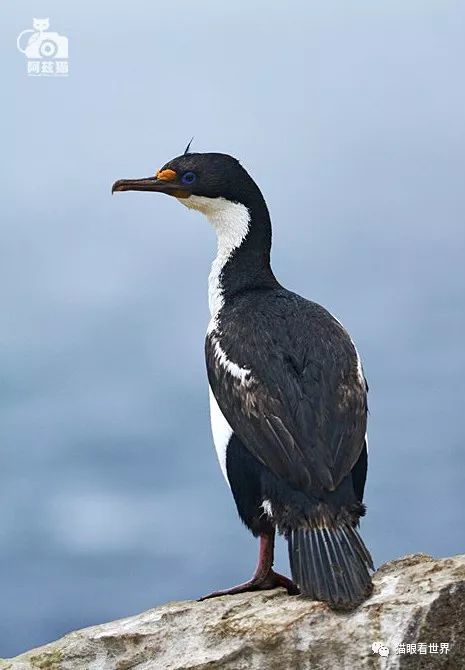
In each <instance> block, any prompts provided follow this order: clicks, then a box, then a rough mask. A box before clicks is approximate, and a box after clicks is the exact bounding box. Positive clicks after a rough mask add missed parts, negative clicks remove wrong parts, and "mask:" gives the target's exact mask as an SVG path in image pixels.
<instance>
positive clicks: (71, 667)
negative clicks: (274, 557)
mask: <svg viewBox="0 0 465 670" xmlns="http://www.w3.org/2000/svg"><path fill="white" fill-rule="evenodd" d="M374 584H375V589H374V593H373V595H372V596H371V598H370V599H369V600H367V601H366V602H365V603H364V604H363V605H362V606H361V607H359V608H358V609H357V610H356V611H355V612H352V613H350V614H346V613H335V612H333V611H331V610H329V609H328V607H327V606H326V605H324V604H322V603H318V602H312V601H309V600H305V599H303V598H300V597H290V596H288V595H287V594H286V593H285V592H284V591H283V590H276V591H263V592H261V593H246V594H241V595H236V596H233V597H231V596H227V597H222V598H217V599H214V600H206V601H204V602H195V601H185V602H173V603H168V604H167V605H162V606H161V607H157V608H156V609H153V610H149V611H148V612H144V613H143V614H139V615H137V616H133V617H130V618H128V619H121V620H119V621H114V622H112V623H106V624H103V625H100V626H93V627H91V628H85V629H84V630H80V631H76V632H74V633H70V634H69V635H66V636H65V637H64V638H62V639H61V640H58V641H57V642H53V643H52V644H48V645H46V646H44V647H40V648H39V649H35V650H33V651H30V652H27V653H25V654H22V655H21V656H17V657H16V658H13V659H6V660H0V670H38V669H39V670H151V669H152V668H153V669H158V668H160V670H181V669H182V670H188V669H190V668H195V669H196V670H207V669H208V670H215V669H217V668H218V669H219V668H221V670H246V669H247V670H288V669H289V670H307V669H309V670H310V669H311V670H339V669H341V670H345V669H347V670H360V669H363V668H381V669H383V670H384V669H394V668H412V669H416V668H427V669H429V668H432V669H434V668H448V669H450V670H453V669H455V668H456V669H457V670H463V669H465V555H462V556H455V557H453V558H445V559H439V560H436V559H433V558H431V557H430V556H426V555H425V554H415V555H412V556H406V557H405V558H401V559H399V560H395V561H391V562H389V563H386V564H385V565H383V566H382V567H381V568H380V569H379V570H378V571H377V573H376V575H375V577H374Z"/></svg>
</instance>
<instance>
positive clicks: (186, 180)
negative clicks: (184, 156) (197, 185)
mask: <svg viewBox="0 0 465 670" xmlns="http://www.w3.org/2000/svg"><path fill="white" fill-rule="evenodd" d="M196 179H197V175H196V174H195V172H185V173H184V174H183V175H182V177H181V181H182V183H183V184H193V183H194V182H195V180H196Z"/></svg>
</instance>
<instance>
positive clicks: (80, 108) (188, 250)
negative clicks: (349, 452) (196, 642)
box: [0, 0, 465, 656]
mask: <svg viewBox="0 0 465 670" xmlns="http://www.w3.org/2000/svg"><path fill="white" fill-rule="evenodd" d="M178 4H179V3H178ZM291 5H292V9H291V10H289V9H288V5H286V6H285V5H278V4H276V5H272V6H270V4H269V3H264V2H255V3H253V5H252V6H251V3H249V4H247V3H245V2H237V3H234V5H230V6H226V5H224V6H223V5H220V3H214V2H210V1H206V2H204V3H202V5H201V6H200V7H199V6H192V5H191V4H189V3H184V2H182V3H181V4H179V7H177V8H176V9H173V8H172V7H168V6H163V5H161V4H154V3H150V2H148V1H146V0H141V1H140V2H139V3H137V4H136V5H134V6H133V7H131V8H129V7H128V6H125V7H112V8H111V11H110V9H109V7H108V6H107V7H102V6H95V5H94V4H92V5H91V4H90V3H89V2H82V3H79V5H76V6H74V7H69V6H63V4H62V3H59V2H57V1H56V0H55V1H51V2H49V3H48V9H47V12H48V13H49V14H50V18H51V23H52V29H53V30H56V31H58V32H60V33H62V34H66V35H67V36H68V37H69V40H70V76H69V77H68V78H67V79H60V80H57V79H54V78H50V79H44V78H38V79H32V78H28V77H27V76H26V75H25V62H24V60H23V57H22V56H21V54H19V53H17V52H16V51H15V39H16V36H17V34H18V33H19V32H20V31H21V30H23V29H25V28H27V27H28V26H29V25H30V23H31V19H32V17H33V16H35V15H37V12H38V11H39V10H38V9H37V7H36V6H35V3H33V2H29V1H25V2H23V3H21V6H15V7H9V9H8V13H6V10H5V9H4V10H2V14H3V16H2V25H1V31H2V39H1V40H0V53H1V55H2V63H3V65H4V67H3V72H2V81H3V92H4V100H3V109H2V111H3V123H2V130H3V133H2V135H3V137H2V149H3V151H2V154H3V156H2V158H3V160H2V164H3V167H2V172H3V174H2V184H3V186H4V189H3V195H2V207H1V211H2V214H1V226H2V228H1V236H2V245H1V248H0V256H1V258H0V267H1V282H0V291H1V304H2V310H1V314H0V319H1V328H0V358H1V360H0V366H1V367H0V369H1V382H0V394H1V401H2V402H1V417H0V425H1V433H2V446H1V449H0V546H1V555H0V593H1V596H2V606H1V614H0V656H10V655H13V654H16V653H19V652H20V651H22V650H25V649H26V648H29V647H32V646H34V645H38V644H41V643H44V642H46V641H49V640H51V639H53V638H55V637H57V636H59V635H62V634H63V633H65V632H66V631H69V630H71V629H73V628H77V627H81V626H85V625H90V624H93V623H97V622H101V621H105V620H109V619H113V618H116V617H121V616H125V615H128V614H130V613H135V612H137V611H140V610H143V609H146V608H149V607H151V606H154V605H156V604H158V603H161V602H163V601H166V600H170V599H179V598H192V597H196V596H198V595H199V594H201V593H203V592H206V591H208V590H211V589H213V588H216V587H220V586H226V585H229V584H232V583H234V582H236V581H239V580H242V579H243V578H245V577H246V576H247V575H248V574H249V572H250V571H251V569H252V568H253V565H254V563H255V543H254V540H253V538H251V537H250V536H249V534H248V533H247V531H246V530H245V529H244V528H243V527H241V524H240V522H239V521H238V519H237V517H236V513H235V510H234V505H233V502H232V500H231V498H230V494H229V491H228V489H227V487H226V485H225V484H224V482H223V481H222V478H221V474H220V471H219V468H218V466H217V463H216V460H215V456H214V451H213V448H212V446H211V438H210V432H209V421H208V404H207V401H208V398H207V385H206V379H205V372H204V362H203V337H204V332H205V328H206V324H207V321H208V312H207V301H206V277H207V274H208V268H209V264H210V262H211V259H212V257H213V255H214V236H213V234H212V232H211V231H210V230H209V229H208V224H207V223H206V222H205V221H204V220H202V219H201V218H200V217H199V216H198V215H195V214H193V213H188V212H186V211H185V210H184V209H183V208H180V207H179V206H178V204H177V203H175V202H172V201H170V200H169V199H168V198H162V197H157V196H155V195H153V194H152V195H149V194H125V195H124V196H120V197H114V198H111V197H110V193H109V191H110V186H111V183H112V182H113V181H114V179H116V178H120V177H123V176H145V175H147V174H151V173H153V172H154V170H155V169H156V168H157V167H159V166H160V165H161V164H163V163H164V162H165V161H166V160H168V159H169V158H171V157H172V156H173V155H175V154H177V153H180V152H181V151H182V149H183V147H184V145H185V143H186V141H187V140H188V139H189V138H190V137H191V135H193V134H194V135H195V136H196V139H195V140H194V146H195V149H197V150H220V151H227V152H230V153H233V154H235V155H237V156H238V157H239V158H241V159H242V160H243V162H244V164H245V165H246V167H248V168H249V169H250V170H251V172H252V173H253V174H254V176H255V177H256V178H257V180H258V181H259V183H260V185H261V186H262V188H263V191H264V193H265V196H266V198H267V200H268V203H269V205H270V209H271V212H272V216H273V221H274V253H273V260H274V268H275V272H276V274H277V275H278V277H279V278H280V280H281V281H282V282H283V283H284V284H285V285H287V286H288V287H289V288H292V289H294V290H297V291H298V292H300V293H302V294H303V295H306V296H308V297H311V298H313V299H315V300H317V301H319V302H321V303H323V304H324V305H326V306H327V307H328V308H329V309H331V310H332V311H333V312H334V313H335V315H337V316H338V318H340V319H341V320H342V321H343V323H344V324H345V325H346V326H347V327H348V328H349V330H350V331H351V334H352V335H353V338H354V340H355V341H356V343H357V345H358V348H359V350H360V351H361V353H362V358H363V360H364V366H365V370H366V373H367V376H368V379H369V382H370V408H371V417H370V471H369V479H368V489H367V504H368V508H369V512H368V516H367V518H366V520H365V521H364V522H363V527H362V530H363V535H364V537H365V538H366V541H367V544H368V545H369V547H370V548H371V549H372V550H373V555H374V557H375V560H376V562H377V563H378V564H379V563H380V562H382V561H385V560H387V559H389V558H392V557H395V556H399V555H402V554H404V553H406V552H413V551H426V552H431V553H433V554H435V555H448V554H453V553H459V552H461V551H463V550H464V544H465V542H464V541H465V533H464V512H463V510H464V502H465V501H464V498H465V495H464V490H465V488H464V476H463V471H464V465H465V457H464V450H463V447H462V443H463V438H462V432H463V430H462V414H463V402H464V398H465V382H464V374H463V370H464V363H465V360H464V359H465V353H464V347H463V330H464V326H465V319H464V307H465V298H464V275H465V272H464V269H463V265H464V264H463V255H464V250H465V249H464V247H465V232H464V226H463V211H464V200H465V196H464V188H463V174H464V167H465V165H464V162H465V161H464V155H465V152H464V148H465V147H464V144H465V140H464V137H465V133H464V130H465V128H464V111H465V110H464V102H465V100H464V98H465V94H464V89H463V73H462V63H463V59H464V56H465V45H464V42H463V39H462V35H461V27H460V26H461V21H462V20H463V18H464V17H463V14H464V11H463V8H459V6H458V5H457V4H456V3H453V2H448V1H444V2H441V3H437V2H424V1H422V2H420V1H419V0H418V1H412V2H410V3H408V5H406V4H405V3H401V2H397V1H396V2H389V3H388V2H385V3H376V5H374V4H373V3H371V2H368V0H366V1H362V2H359V3H356V4H355V3H354V4H352V3H351V4H350V6H349V5H348V3H344V2H342V0H341V1H340V2H333V3H330V5H328V4H327V3H324V2H320V1H319V0H318V2H314V3H304V2H303V1H302V2H292V3H291ZM278 563H279V565H280V566H281V568H283V569H286V557H285V549H284V547H283V546H282V543H281V544H280V551H279V556H278Z"/></svg>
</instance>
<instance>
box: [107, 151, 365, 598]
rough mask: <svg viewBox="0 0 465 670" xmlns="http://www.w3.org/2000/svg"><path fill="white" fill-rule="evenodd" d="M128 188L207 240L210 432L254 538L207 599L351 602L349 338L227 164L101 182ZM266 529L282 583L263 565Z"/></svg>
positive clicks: (355, 398) (201, 163)
mask: <svg viewBox="0 0 465 670" xmlns="http://www.w3.org/2000/svg"><path fill="white" fill-rule="evenodd" d="M130 190H132V191H154V192H158V193H166V194H168V195H170V196H173V197H175V198H177V199H178V200H179V202H180V203H182V204H183V205H185V206H186V207H188V208H190V209H194V210H197V211H199V212H202V213H203V214H204V215H205V216H206V217H207V218H208V219H209V221H210V223H211V224H212V226H213V228H214V229H215V231H216V234H217V239H218V253H217V256H216V258H215V260H214V261H213V265H212V267H211V272H210V276H209V281H208V284H209V292H208V298H209V306H210V312H211V320H210V323H209V326H208V330H207V335H206V341H205V355H206V363H207V373H208V380H209V385H210V411H211V424H212V433H213V439H214V443H215V447H216V451H217V454H218V459H219V462H220V465H221V469H222V471H223V474H224V476H225V478H226V480H227V482H228V484H229V486H230V488H231V491H232V494H233V496H234V500H235V503H236V506H237V510H238V513H239V516H240V518H241V519H242V521H243V522H244V524H245V525H246V526H247V527H248V528H249V529H250V530H251V532H252V533H253V535H254V536H255V537H258V538H259V541H260V545H259V558H258V565H257V568H256V571H255V573H254V575H253V577H252V578H251V579H250V580H249V581H248V582H245V583H244V584H240V585H239V586H235V587H232V588H230V589H226V590H224V591H216V592H214V593H212V594H209V595H208V596H205V597H206V598H208V597H213V596H217V595H225V594H234V593H240V592H242V591H247V590H260V589H269V588H274V587H277V586H284V587H285V588H286V589H287V590H288V592H289V593H290V594H297V593H301V594H303V595H306V596H310V597H311V598H314V599H316V600H321V601H325V602H327V603H328V604H329V605H330V606H331V607H333V608H336V609H351V608H353V607H355V606H357V605H358V604H360V603H361V602H362V601H363V600H364V599H365V598H367V597H368V596H369V594H370V593H371V591H372V582H371V577H370V570H373V563H372V559H371V556H370V553H369V552H368V550H367V548H366V547H365V545H364V543H363V541H362V539H361V537H360V535H359V533H358V531H357V526H358V523H359V519H360V517H361V516H363V515H364V514H365V506H364V504H363V492H364V487H365V479H366V471H367V441H366V424H367V391H368V386H367V383H366V380H365V376H364V373H363V368H362V363H361V360H360V356H359V355H358V352H357V350H356V348H355V345H354V343H353V341H352V339H351V338H350V336H349V334H348V333H347V331H346V330H345V329H344V327H343V326H342V325H341V323H340V322H339V321H338V320H337V319H336V318H334V317H333V316H332V315H331V314H330V313H329V312H328V311H327V310H326V309H324V308H323V307H321V306H320V305H318V304H316V303H314V302H311V301H309V300H306V299H304V298H302V297H301V296H299V295H297V294H296V293H293V292H292V291H288V290H287V289H285V288H284V287H283V286H281V284H280V283H279V282H278V280H277V279H276V278H275V276H274V274H273V271H272V269H271V266H270V248H271V221H270V216H269V213H268V208H267V205H266V202H265V200H264V198H263V195H262V193H261V191H260V189H259V187H258V186H257V184H256V183H255V181H254V180H253V179H252V177H251V176H250V175H249V174H248V173H247V171H246V170H245V169H244V168H243V167H242V166H241V164H240V163H239V161H238V160H236V159H235V158H233V157H232V156H229V155H227V154H221V153H189V152H188V149H187V150H186V152H185V153H184V154H183V155H181V156H178V157H177V158H174V159H173V160H171V161H169V162H168V163H166V165H164V166H163V167H162V168H161V169H160V170H158V172H157V174H156V175H155V176H153V177H148V178H145V179H121V180H119V181H117V182H115V184H114V185H113V189H112V191H130ZM276 529H277V530H278V531H279V533H281V534H283V535H284V536H285V538H286V539H287V542H288V548H289V559H290V566H291V572H292V581H291V580H290V579H288V578H287V577H284V576H283V575H279V574H277V573H276V572H274V570H273V567H272V566H273V556H274V539H275V531H276Z"/></svg>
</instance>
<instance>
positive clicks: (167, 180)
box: [112, 153, 260, 206]
mask: <svg viewBox="0 0 465 670" xmlns="http://www.w3.org/2000/svg"><path fill="white" fill-rule="evenodd" d="M115 191H154V192H157V193H166V194H167V195H171V196H174V197H176V198H182V199H183V198H189V197H190V196H191V195H194V196H203V197H206V198H225V199H226V200H230V201H232V202H239V203H242V204H244V205H246V206H247V205H248V204H249V203H250V202H251V201H253V200H254V199H256V198H257V195H259V194H260V191H259V189H258V187H257V185H256V184H255V182H254V181H253V179H252V177H250V175H249V174H248V173H247V171H246V170H245V169H244V168H243V167H242V165H241V164H240V163H239V161H238V160H237V159H236V158H233V157H232V156H229V155H228V154H220V153H192V154H191V153H185V154H183V155H182V156H177V157H176V158H173V159H172V160H170V161H169V162H168V163H166V164H165V165H164V166H163V167H162V168H160V170H158V172H157V173H156V175H155V176H154V177H147V178H145V179H120V180H118V181H116V182H115V183H114V184H113V188H112V192H115Z"/></svg>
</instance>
